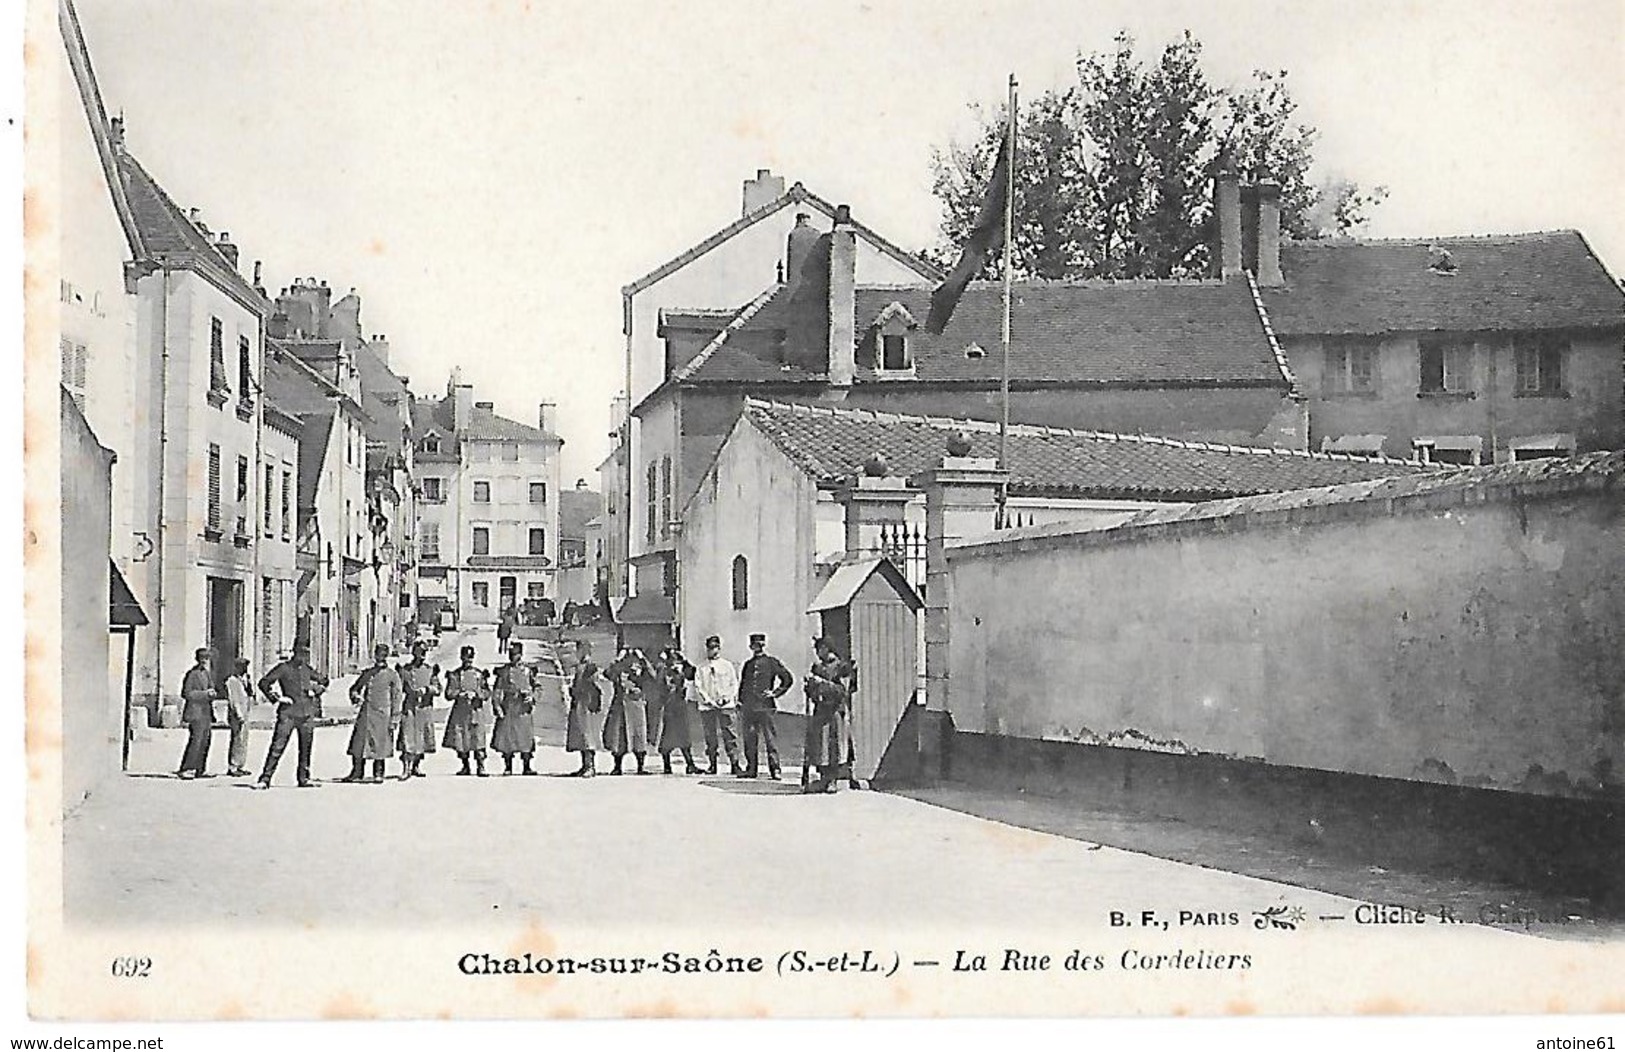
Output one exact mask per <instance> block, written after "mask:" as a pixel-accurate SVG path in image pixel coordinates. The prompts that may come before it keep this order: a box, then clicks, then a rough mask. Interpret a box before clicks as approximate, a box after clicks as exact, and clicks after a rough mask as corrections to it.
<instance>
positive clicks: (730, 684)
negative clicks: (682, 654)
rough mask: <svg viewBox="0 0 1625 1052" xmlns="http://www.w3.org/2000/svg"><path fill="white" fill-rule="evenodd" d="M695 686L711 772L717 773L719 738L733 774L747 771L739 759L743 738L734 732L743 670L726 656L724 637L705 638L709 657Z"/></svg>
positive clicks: (700, 667)
mask: <svg viewBox="0 0 1625 1052" xmlns="http://www.w3.org/2000/svg"><path fill="white" fill-rule="evenodd" d="M694 689H695V692H696V693H697V694H698V695H699V708H700V726H702V727H703V728H704V729H705V752H706V755H707V757H709V759H710V761H711V766H710V770H708V771H707V772H706V773H707V774H716V773H717V738H718V737H719V736H720V737H721V738H722V746H723V748H724V749H726V750H727V752H728V766H729V768H730V769H731V771H732V773H734V774H739V773H740V771H741V770H743V768H742V766H741V765H740V762H739V739H738V738H737V737H736V736H735V735H734V710H735V709H736V708H737V707H738V705H739V670H738V669H736V668H734V664H733V662H732V661H729V660H728V659H727V658H725V657H723V656H722V639H721V637H719V636H711V637H709V638H707V639H706V641H705V660H704V661H702V662H700V663H699V664H698V665H697V666H695V669H694Z"/></svg>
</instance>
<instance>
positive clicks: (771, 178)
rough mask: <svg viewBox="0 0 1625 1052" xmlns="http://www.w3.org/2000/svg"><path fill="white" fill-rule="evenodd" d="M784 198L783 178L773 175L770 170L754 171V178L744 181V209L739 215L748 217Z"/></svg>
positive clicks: (759, 169) (760, 169)
mask: <svg viewBox="0 0 1625 1052" xmlns="http://www.w3.org/2000/svg"><path fill="white" fill-rule="evenodd" d="M783 196H784V176H782V175H774V174H773V169H771V168H758V169H756V178H754V179H746V180H745V193H744V208H743V210H742V211H741V213H740V214H741V215H747V216H748V215H750V214H751V213H752V212H754V211H756V210H757V209H758V208H762V207H765V206H767V205H770V204H772V203H773V202H774V201H777V200H778V199H779V198H781V197H783Z"/></svg>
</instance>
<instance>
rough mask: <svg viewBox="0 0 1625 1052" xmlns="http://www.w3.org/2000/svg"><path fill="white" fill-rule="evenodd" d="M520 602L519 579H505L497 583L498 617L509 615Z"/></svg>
mask: <svg viewBox="0 0 1625 1052" xmlns="http://www.w3.org/2000/svg"><path fill="white" fill-rule="evenodd" d="M518 602H519V579H518V578H517V577H503V578H501V579H499V580H498V581H497V615H498V616H499V617H500V616H501V615H503V614H505V613H507V612H508V611H509V610H512V609H513V608H514V606H515V605H517V604H518Z"/></svg>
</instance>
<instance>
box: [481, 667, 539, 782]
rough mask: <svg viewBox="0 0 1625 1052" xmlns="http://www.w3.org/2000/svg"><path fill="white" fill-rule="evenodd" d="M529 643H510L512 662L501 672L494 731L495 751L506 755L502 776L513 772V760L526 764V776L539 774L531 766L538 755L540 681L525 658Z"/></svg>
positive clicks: (495, 700) (492, 736) (497, 675)
mask: <svg viewBox="0 0 1625 1052" xmlns="http://www.w3.org/2000/svg"><path fill="white" fill-rule="evenodd" d="M524 656H525V644H523V643H521V642H520V641H519V640H517V639H516V640H514V641H513V642H511V643H509V644H508V663H507V664H506V665H503V666H502V667H501V668H499V669H497V674H496V690H495V697H494V698H493V703H494V705H495V711H496V717H497V723H496V729H495V730H493V731H492V732H491V748H492V749H495V750H496V751H497V752H499V753H501V754H502V773H503V774H512V773H513V758H514V756H515V755H517V756H518V757H519V758H520V759H521V760H523V761H524V763H525V769H524V771H523V772H522V773H524V774H535V773H536V772H535V770H533V769H532V768H531V766H530V760H531V756H532V755H533V754H534V753H535V752H536V717H535V715H534V712H535V708H536V678H535V674H534V672H533V671H532V670H531V669H530V667H529V666H527V665H525V664H523V663H522V662H521V659H522V658H523V657H524Z"/></svg>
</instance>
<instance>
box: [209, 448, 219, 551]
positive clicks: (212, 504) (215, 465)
mask: <svg viewBox="0 0 1625 1052" xmlns="http://www.w3.org/2000/svg"><path fill="white" fill-rule="evenodd" d="M208 526H209V529H211V530H216V531H218V530H219V529H220V447H219V446H217V445H215V444H214V443H212V442H211V443H210V444H209V517H208Z"/></svg>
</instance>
